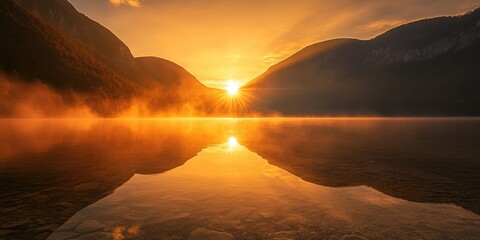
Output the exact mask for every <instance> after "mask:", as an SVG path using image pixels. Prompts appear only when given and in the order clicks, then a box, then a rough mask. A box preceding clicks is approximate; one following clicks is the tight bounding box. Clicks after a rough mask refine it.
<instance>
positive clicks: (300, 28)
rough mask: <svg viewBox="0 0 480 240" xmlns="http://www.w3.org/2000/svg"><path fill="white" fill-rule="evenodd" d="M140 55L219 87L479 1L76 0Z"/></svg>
mask: <svg viewBox="0 0 480 240" xmlns="http://www.w3.org/2000/svg"><path fill="white" fill-rule="evenodd" d="M70 2H71V3H72V4H73V5H74V6H75V7H76V8H77V9H78V10H79V11H80V12H82V13H84V14H86V15H87V16H89V17H90V18H92V19H94V20H96V21H98V22H100V23H101V24H102V25H104V26H106V27H107V28H109V29H110V30H111V31H112V32H114V33H115V34H116V35H117V36H118V37H119V38H120V39H122V40H123V41H124V42H125V43H126V44H127V45H128V46H129V47H130V50H131V51H132V53H133V54H134V55H135V56H158V57H162V58H166V59H169V60H171V61H174V62H176V63H178V64H180V65H181V66H183V67H185V68H186V69H187V70H188V71H190V72H191V73H192V74H193V75H195V76H196V77H197V78H198V79H199V80H200V81H202V82H203V83H204V84H206V85H209V86H216V87H219V86H221V85H222V84H224V83H227V82H228V80H230V79H235V80H239V81H248V80H251V79H252V78H254V77H256V76H258V75H259V74H261V73H263V72H264V71H265V70H266V69H267V68H268V67H269V66H271V65H272V64H274V63H277V62H278V61H280V60H282V59H284V58H286V57H288V56H289V55H291V54H293V53H295V52H296V51H298V50H300V49H301V48H303V47H306V46H308V45H310V44H312V43H315V42H319V41H323V40H327V39H331V38H338V37H353V38H361V39H369V38H372V37H374V36H376V35H378V34H380V33H382V32H384V31H386V30H388V29H390V28H392V27H394V26H397V25H399V24H402V23H405V22H408V21H412V20H416V19H421V18H427V17H434V16H439V15H455V14H460V13H464V12H466V11H469V10H473V9H474V8H476V7H478V6H480V0H402V1H378V0H336V1H321V0H70Z"/></svg>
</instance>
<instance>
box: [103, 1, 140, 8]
mask: <svg viewBox="0 0 480 240" xmlns="http://www.w3.org/2000/svg"><path fill="white" fill-rule="evenodd" d="M110 3H111V4H113V5H114V6H117V7H118V6H120V5H128V6H130V7H140V0H110Z"/></svg>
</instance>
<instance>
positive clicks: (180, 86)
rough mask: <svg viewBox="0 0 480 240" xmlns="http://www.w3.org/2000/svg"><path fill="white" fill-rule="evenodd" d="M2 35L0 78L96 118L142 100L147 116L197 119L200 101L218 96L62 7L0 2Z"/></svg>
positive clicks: (55, 0)
mask: <svg viewBox="0 0 480 240" xmlns="http://www.w3.org/2000/svg"><path fill="white" fill-rule="evenodd" d="M0 29H1V32H2V37H0V70H2V71H3V72H5V73H6V74H8V75H16V76H18V77H19V78H21V79H23V80H25V81H27V82H33V81H39V82H41V83H43V84H45V85H47V86H49V87H51V88H53V89H54V90H56V91H58V92H59V93H61V94H62V96H63V97H64V98H66V99H67V100H68V99H70V98H72V96H74V95H81V96H82V98H85V99H86V100H85V102H86V103H87V104H88V105H89V106H90V107H91V108H93V110H94V111H95V112H96V113H98V114H100V115H104V116H111V115H114V114H115V113H117V112H119V111H122V110H125V109H126V108H128V107H129V105H130V103H131V102H132V101H137V100H139V99H140V100H141V102H144V103H147V105H148V108H149V110H148V111H147V112H150V113H151V112H164V110H165V109H164V108H167V107H168V108H173V109H174V110H175V112H176V113H180V112H182V108H183V107H185V106H188V107H189V109H188V111H189V112H198V111H199V110H198V109H191V108H192V106H202V108H203V106H204V105H205V104H204V102H205V97H210V96H211V95H212V94H216V93H217V91H215V90H212V89H209V88H207V87H205V86H204V85H202V84H201V83H200V82H198V80H197V79H195V77H193V76H192V75H191V74H190V73H188V72H187V71H186V70H185V69H183V68H182V67H180V66H178V65H176V64H173V63H171V62H169V61H166V60H160V59H155V58H137V59H136V58H134V57H133V56H132V54H131V53H130V50H129V49H128V47H127V46H126V45H125V44H124V43H123V42H121V41H120V40H119V39H118V38H117V37H116V36H115V35H114V34H113V33H111V32H110V31H109V30H108V29H106V28H104V27H103V26H101V25H100V24H98V23H96V22H95V21H92V20H91V19H89V18H87V17H86V16H84V15H83V14H81V13H79V12H78V11H77V10H75V8H74V7H73V6H72V5H71V4H70V3H69V2H68V1H66V0H44V1H35V0H5V1H1V3H0ZM186 93H189V94H186ZM137 102H138V101H137ZM168 111H169V112H172V111H173V110H172V109H169V110H168Z"/></svg>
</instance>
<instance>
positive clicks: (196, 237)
mask: <svg viewBox="0 0 480 240" xmlns="http://www.w3.org/2000/svg"><path fill="white" fill-rule="evenodd" d="M204 239H210V240H233V239H235V238H234V237H233V235H232V234H230V233H227V232H219V231H214V230H210V229H207V228H197V229H195V230H193V231H192V232H190V234H189V235H188V239H187V240H204Z"/></svg>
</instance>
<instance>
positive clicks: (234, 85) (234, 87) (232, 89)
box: [225, 80, 240, 96]
mask: <svg viewBox="0 0 480 240" xmlns="http://www.w3.org/2000/svg"><path fill="white" fill-rule="evenodd" d="M239 88H240V84H238V82H237V81H235V80H228V82H227V86H226V88H225V90H227V92H228V94H229V95H230V96H235V95H237V93H238V89H239Z"/></svg>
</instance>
